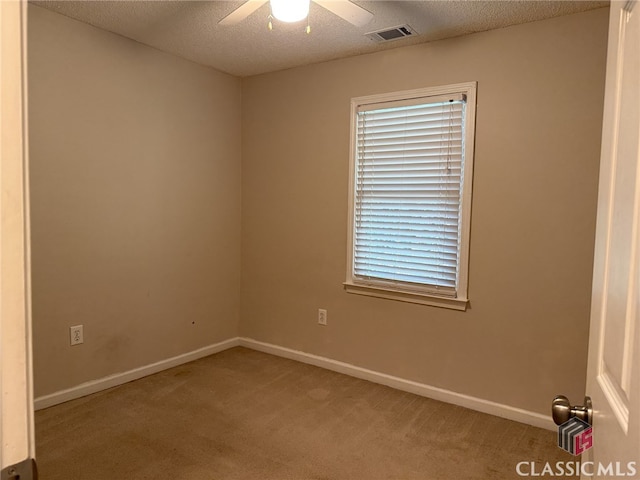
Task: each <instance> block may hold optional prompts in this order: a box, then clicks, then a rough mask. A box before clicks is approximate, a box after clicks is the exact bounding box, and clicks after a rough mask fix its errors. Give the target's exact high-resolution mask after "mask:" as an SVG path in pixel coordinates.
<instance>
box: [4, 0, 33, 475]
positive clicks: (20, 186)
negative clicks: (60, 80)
mask: <svg viewBox="0 0 640 480" xmlns="http://www.w3.org/2000/svg"><path fill="white" fill-rule="evenodd" d="M26 14H27V11H26V1H25V2H23V1H18V0H0V135H1V136H0V155H1V156H0V190H1V195H0V217H1V220H0V362H2V363H1V364H0V387H1V392H2V395H1V396H0V419H1V420H0V467H1V470H2V475H1V478H2V479H3V480H4V479H14V478H19V479H20V480H30V479H32V478H34V472H33V465H32V459H33V458H34V438H33V413H32V412H33V399H32V397H33V395H32V378H31V375H32V374H31V331H30V325H31V321H30V320H31V319H30V313H29V311H30V294H29V291H30V288H29V274H28V272H29V248H28V238H29V236H28V228H27V226H28V222H27V213H26V212H27V211H28V203H27V198H28V197H27V187H26V186H27V184H28V182H27V181H26V173H27V171H28V170H27V163H26V162H27V148H26V145H27V141H26V139H27V132H26V127H25V125H26V97H25V95H26V88H25V85H26V81H25V80H26V70H25V66H26Z"/></svg>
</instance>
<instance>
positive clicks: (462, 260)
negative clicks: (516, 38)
mask: <svg viewBox="0 0 640 480" xmlns="http://www.w3.org/2000/svg"><path fill="white" fill-rule="evenodd" d="M476 91H477V82H465V83H457V84H452V85H443V86H437V87H425V88H419V89H414V90H404V91H399V92H391V93H384V94H377V95H368V96H363V97H355V98H352V99H351V135H350V154H349V224H348V235H347V278H346V281H345V282H344V284H343V285H344V288H345V290H346V292H347V293H355V294H359V295H367V296H372V297H380V298H387V299H391V300H398V301H403V302H410V303H418V304H423V305H431V306H436V307H444V308H451V309H455V310H466V308H467V305H468V302H469V298H468V282H469V239H470V233H471V195H472V187H473V163H474V147H475V118H476ZM455 94H462V95H465V96H466V107H465V117H464V129H465V130H464V154H463V155H464V157H463V181H462V185H461V209H460V220H459V222H460V227H459V228H460V255H459V263H458V278H457V280H458V283H457V287H456V293H455V296H451V295H443V294H438V293H437V292H435V291H434V287H433V286H424V287H421V286H416V285H410V284H407V283H403V282H394V281H385V280H376V279H367V280H364V279H361V278H357V277H356V276H355V274H354V233H355V206H356V205H355V191H356V181H357V174H356V164H357V123H358V121H357V113H358V109H359V108H361V107H365V106H369V105H373V104H383V103H387V102H398V101H406V100H413V99H420V98H424V99H425V100H427V101H428V98H429V97H438V96H442V95H455ZM381 107H382V105H381Z"/></svg>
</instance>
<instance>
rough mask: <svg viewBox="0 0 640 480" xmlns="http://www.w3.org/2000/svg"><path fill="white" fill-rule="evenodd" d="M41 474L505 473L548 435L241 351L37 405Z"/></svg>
mask: <svg viewBox="0 0 640 480" xmlns="http://www.w3.org/2000/svg"><path fill="white" fill-rule="evenodd" d="M36 439H37V461H38V467H39V470H40V478H41V480H57V479H65V480H75V479H82V480H102V479H105V480H124V479H132V480H143V479H153V480H161V479H167V480H168V479H171V480H174V479H185V480H218V479H283V480H284V479H332V480H333V479H335V480H338V479H339V480H342V479H362V480H365V479H366V480H376V479H421V480H449V479H451V480H463V479H483V480H484V479H512V478H521V477H518V475H517V474H516V472H515V465H516V463H518V462H520V461H536V462H542V463H544V462H556V461H558V460H574V457H571V456H569V455H567V454H564V452H562V451H561V450H560V449H559V448H558V447H557V446H556V444H555V442H556V439H555V433H554V432H551V431H546V430H542V429H538V428H534V427H530V426H526V425H522V424H519V423H516V422H511V421H508V420H503V419H500V418H497V417H493V416H490V415H485V414H482V413H477V412H474V411H472V410H467V409H464V408H460V407H456V406H452V405H448V404H445V403H442V402H437V401H434V400H429V399H426V398H423V397H419V396H416V395H412V394H409V393H404V392H401V391H397V390H393V389H391V388H388V387H384V386H380V385H376V384H374V383H370V382H366V381H364V380H358V379H354V378H351V377H348V376H345V375H341V374H338V373H334V372H330V371H327V370H323V369H321V368H317V367H312V366H309V365H305V364H301V363H298V362H294V361H291V360H286V359H282V358H278V357H274V356H271V355H267V354H264V353H259V352H255V351H252V350H248V349H244V348H234V349H231V350H227V351H225V352H222V353H219V354H217V355H213V356H210V357H207V358H204V359H201V360H198V361H196V362H192V363H189V364H186V365H183V366H180V367H176V368H173V369H171V370H167V371H165V372H162V373H159V374H157V375H153V376H150V377H146V378H144V379H141V380H138V381H135V382H132V383H128V384H126V385H122V386H120V387H116V388H113V389H110V390H107V391H104V392H101V393H97V394H95V395H91V396H89V397H85V398H82V399H78V400H74V401H72V402H68V403H65V404H62V405H58V406H55V407H52V408H49V409H46V410H41V411H39V412H37V413H36Z"/></svg>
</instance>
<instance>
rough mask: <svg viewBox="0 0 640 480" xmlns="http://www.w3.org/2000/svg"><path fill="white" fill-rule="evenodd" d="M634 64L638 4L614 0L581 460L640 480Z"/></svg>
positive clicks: (638, 106) (639, 193)
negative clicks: (590, 417)
mask: <svg viewBox="0 0 640 480" xmlns="http://www.w3.org/2000/svg"><path fill="white" fill-rule="evenodd" d="M639 62H640V5H639V4H638V1H613V2H612V3H611V13H610V20H609V47H608V57H607V78H606V87H605V107H604V108H605V111H604V119H603V136H602V156H601V166H600V186H599V193H598V195H599V196H598V220H597V227H596V251H595V258H594V279H593V298H592V310H591V330H590V344H589V364H588V369H587V395H590V396H591V397H592V401H593V407H594V421H593V438H594V445H593V448H592V449H591V450H590V451H589V452H588V453H589V455H588V456H589V457H591V458H590V459H588V458H583V461H585V460H591V461H593V462H594V465H595V468H597V467H598V464H602V465H603V466H604V472H603V473H606V474H607V475H608V476H609V477H611V478H614V477H615V476H616V473H618V474H620V473H626V474H627V475H628V476H627V478H629V477H631V478H640V94H639V92H640V66H639ZM616 462H620V463H616ZM629 462H635V467H629ZM609 464H612V467H613V469H609V470H608V471H607V468H606V467H607V466H608V465H609ZM634 470H635V471H636V472H635V473H634ZM629 474H631V475H629ZM583 478H584V477H583ZM601 478H607V477H606V476H602V477H601Z"/></svg>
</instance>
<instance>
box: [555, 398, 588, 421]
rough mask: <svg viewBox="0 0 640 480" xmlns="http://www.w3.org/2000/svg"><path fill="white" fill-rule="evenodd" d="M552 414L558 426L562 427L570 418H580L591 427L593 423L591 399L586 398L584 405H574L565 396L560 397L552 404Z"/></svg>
mask: <svg viewBox="0 0 640 480" xmlns="http://www.w3.org/2000/svg"><path fill="white" fill-rule="evenodd" d="M551 414H552V416H553V421H554V422H555V423H556V425H562V424H563V423H565V422H567V421H569V419H570V418H573V417H578V418H579V419H580V420H583V421H585V422H587V423H588V424H589V425H591V424H592V422H593V407H592V405H591V397H584V405H573V406H571V403H570V402H569V399H568V398H567V397H565V396H564V395H558V396H557V397H556V398H554V399H553V402H551Z"/></svg>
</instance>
